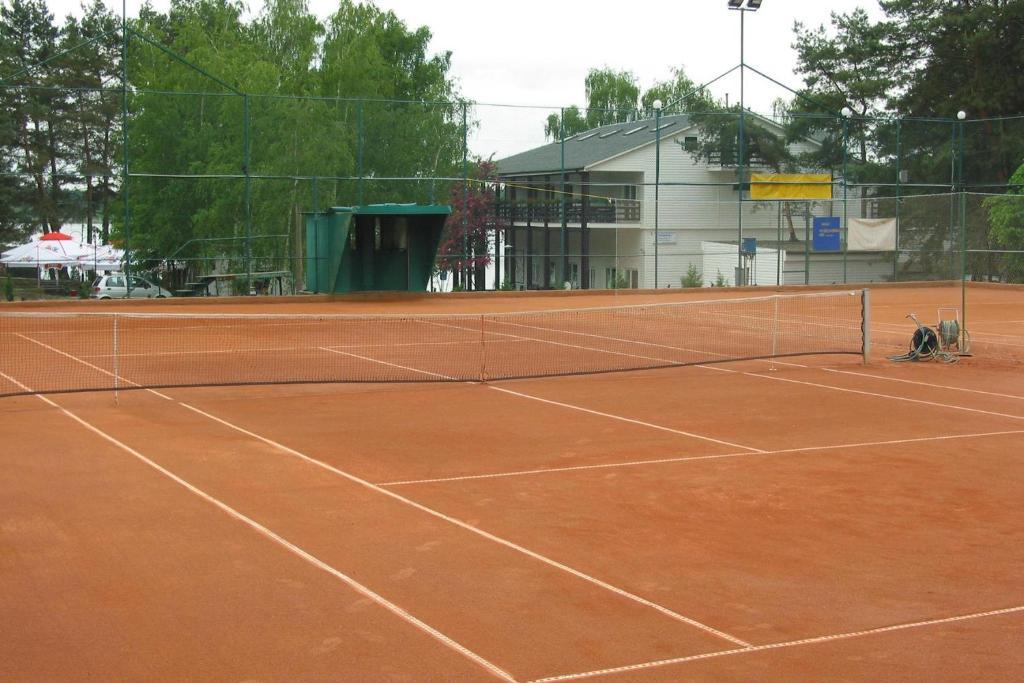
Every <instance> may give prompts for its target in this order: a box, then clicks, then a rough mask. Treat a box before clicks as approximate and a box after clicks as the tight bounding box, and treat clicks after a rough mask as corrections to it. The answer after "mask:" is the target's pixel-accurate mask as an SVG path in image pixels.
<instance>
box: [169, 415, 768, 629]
mask: <svg viewBox="0 0 1024 683" xmlns="http://www.w3.org/2000/svg"><path fill="white" fill-rule="evenodd" d="M179 405H181V406H183V407H185V408H187V409H189V410H191V411H193V412H195V413H198V414H199V415H203V416H204V417H207V418H209V419H211V420H213V421H214V422H218V423H220V424H222V425H224V426H225V427H229V428H230V429H233V430H235V431H237V432H239V433H241V434H245V435H246V436H249V437H252V438H254V439H256V440H258V441H262V442H263V443H265V444H267V445H268V446H272V447H273V448H276V449H278V450H280V451H282V452H284V453H288V454H289V455H293V456H295V457H296V458H299V459H300V460H302V461H304V462H307V463H309V464H311V465H315V466H316V467H320V468H322V469H324V470H327V471H328V472H332V473H334V474H336V475H338V476H340V477H342V478H344V479H347V480H349V481H351V482H353V483H355V484H359V485H360V486H363V487H365V488H367V489H369V490H371V491H375V492H377V493H381V494H383V495H385V496H387V497H389V498H392V499H394V500H396V501H398V502H400V503H404V504H405V505H408V506H410V507H413V508H415V509H417V510H419V511H421V512H425V513H426V514H428V515H430V516H432V517H436V518H438V519H440V520H443V521H445V522H448V523H449V524H452V525H454V526H457V527H459V528H460V529H465V530H466V531H469V532H472V533H474V534H476V535H477V536H481V537H482V538H486V539H487V540H489V541H493V542H494V543H497V544H499V545H502V546H505V547H506V548H510V549H512V550H515V551H516V552H518V553H521V554H523V555H526V556H527V557H530V558H533V559H535V560H538V561H539V562H542V563H544V564H546V565H548V566H550V567H554V568H555V569H559V570H561V571H563V572H566V573H567V574H571V575H572V576H575V577H576V578H579V579H583V580H584V581H587V582H588V583H591V584H593V585H595V586H598V587H600V588H604V589H605V590H607V591H610V592H612V593H614V594H616V595H618V596H620V597H623V598H626V599H627V600H630V601H632V602H636V603H638V604H640V605H643V606H645V607H649V608H651V609H654V610H656V611H658V612H661V613H662V614H664V615H666V616H668V617H671V618H672V619H675V620H676V621H681V622H683V623H685V624H689V625H690V626H694V627H696V628H699V629H700V630H702V631H705V632H707V633H710V634H712V635H715V636H718V637H719V638H722V639H723V640H728V641H729V642H732V643H735V644H737V645H741V646H743V647H750V644H749V643H747V642H746V641H743V640H740V639H739V638H737V637H735V636H732V635H729V634H728V633H725V632H724V631H719V630H718V629H716V628H712V627H711V626H708V625H707V624H703V623H701V622H699V621H697V620H695V619H691V618H690V617H687V616H684V615H682V614H679V613H678V612H675V611H673V610H671V609H669V608H667V607H664V606H662V605H659V604H657V603H655V602H651V601H650V600H647V599H646V598H642V597H640V596H639V595H635V594H634V593H630V592H629V591H627V590H625V589H622V588H619V587H618V586H613V585H612V584H610V583H607V582H605V581H602V580H601V579H598V578H595V577H593V576H590V575H589V574H585V573H583V572H582V571H580V570H578V569H574V568H572V567H570V566H568V565H565V564H562V563H561V562H558V561H557V560H553V559H551V558H549V557H547V556H545V555H541V554H540V553H537V552H534V551H533V550H529V549H528V548H525V547H523V546H521V545H519V544H518V543H515V542H513V541H509V540H507V539H504V538H501V537H500V536H495V535H494V534H492V533H490V532H488V531H484V530H483V529H480V528H478V527H476V526H473V525H472V524H469V523H467V522H463V521H462V520H460V519H457V518H455V517H452V516H450V515H446V514H445V513H443V512H440V511H438V510H435V509H433V508H429V507H427V506H426V505H423V504H422V503H417V502H416V501H414V500H412V499H410V498H406V497H405V496H402V495H399V494H397V493H395V492H394V491H389V490H388V489H385V488H382V487H380V486H378V485H376V484H374V483H372V482H369V481H366V480H365V479H362V478H360V477H357V476H356V475H354V474H350V473H348V472H346V471H344V470H341V469H338V468H337V467H334V466H333V465H329V464H327V463H325V462H323V461H322V460H317V459H316V458H313V457H311V456H308V455H306V454H304V453H301V452H299V451H297V450H295V449H294V448H290V447H288V446H285V445H284V444H282V443H280V442H277V441H274V440H273V439H269V438H267V437H265V436H261V435H259V434H256V433H255V432H251V431H249V430H248V429H245V428H244V427H240V426H238V425H236V424H234V423H231V422H228V421H227V420H225V419H223V418H220V417H217V416H216V415H211V414H210V413H207V412H205V411H203V410H201V409H199V408H196V407H195V406H192V405H189V404H188V403H184V402H181V401H179Z"/></svg>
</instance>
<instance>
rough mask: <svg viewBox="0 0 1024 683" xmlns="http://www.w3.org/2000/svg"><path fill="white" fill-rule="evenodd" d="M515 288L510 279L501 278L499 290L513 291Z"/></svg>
mask: <svg viewBox="0 0 1024 683" xmlns="http://www.w3.org/2000/svg"><path fill="white" fill-rule="evenodd" d="M515 290H516V286H515V284H513V282H512V281H511V280H503V281H502V283H501V291H503V292H514V291H515Z"/></svg>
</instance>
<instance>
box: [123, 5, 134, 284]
mask: <svg viewBox="0 0 1024 683" xmlns="http://www.w3.org/2000/svg"><path fill="white" fill-rule="evenodd" d="M121 157H122V161H123V164H122V170H121V196H122V198H123V199H124V258H125V264H124V270H125V275H127V276H130V275H131V274H132V231H131V207H130V204H129V203H128V160H129V154H128V14H127V9H126V7H125V0H122V2H121ZM126 284H127V286H128V296H129V297H131V295H132V281H131V279H130V278H129V279H128V281H127V283H126Z"/></svg>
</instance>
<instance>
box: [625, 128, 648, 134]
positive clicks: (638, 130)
mask: <svg viewBox="0 0 1024 683" xmlns="http://www.w3.org/2000/svg"><path fill="white" fill-rule="evenodd" d="M646 129H647V126H640V127H639V128H634V129H632V130H627V131H626V132H625V133H623V135H632V134H633V133H639V132H640V131H642V130H646Z"/></svg>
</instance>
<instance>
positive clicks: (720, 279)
mask: <svg viewBox="0 0 1024 683" xmlns="http://www.w3.org/2000/svg"><path fill="white" fill-rule="evenodd" d="M728 284H729V283H728V282H727V281H726V279H725V276H724V275H722V271H718V276H717V277H716V278H715V284H714V286H715V287H725V286H726V285H728Z"/></svg>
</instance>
